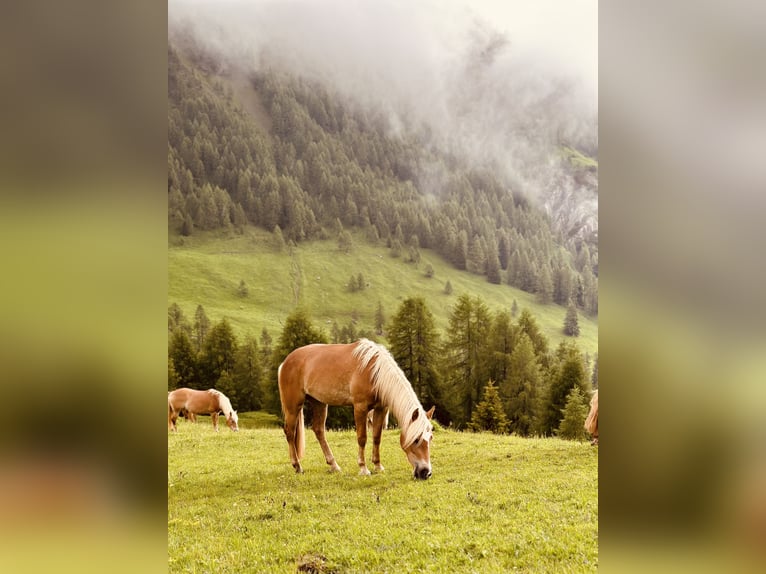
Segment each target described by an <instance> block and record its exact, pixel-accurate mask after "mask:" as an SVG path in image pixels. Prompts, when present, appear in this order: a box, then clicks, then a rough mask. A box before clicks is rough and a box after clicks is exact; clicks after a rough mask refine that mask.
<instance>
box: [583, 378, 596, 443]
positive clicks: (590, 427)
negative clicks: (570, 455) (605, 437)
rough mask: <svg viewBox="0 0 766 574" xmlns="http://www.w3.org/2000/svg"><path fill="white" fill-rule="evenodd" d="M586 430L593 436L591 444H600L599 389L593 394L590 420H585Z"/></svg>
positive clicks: (589, 414)
mask: <svg viewBox="0 0 766 574" xmlns="http://www.w3.org/2000/svg"><path fill="white" fill-rule="evenodd" d="M585 430H586V431H588V432H589V433H590V434H591V435H593V440H592V441H591V443H590V444H598V389H596V392H594V393H593V398H592V399H591V400H590V412H589V413H588V418H586V419H585Z"/></svg>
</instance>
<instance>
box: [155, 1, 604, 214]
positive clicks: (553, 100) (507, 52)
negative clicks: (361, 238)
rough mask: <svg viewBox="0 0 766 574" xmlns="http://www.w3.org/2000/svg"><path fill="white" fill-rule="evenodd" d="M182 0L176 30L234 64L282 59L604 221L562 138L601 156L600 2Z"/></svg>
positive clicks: (533, 190) (173, 6) (401, 126)
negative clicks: (565, 156) (569, 164)
mask: <svg viewBox="0 0 766 574" xmlns="http://www.w3.org/2000/svg"><path fill="white" fill-rule="evenodd" d="M527 4H528V3H524V2H490V1H486V0H485V1H481V2H451V3H448V4H446V5H442V4H440V3H438V2H435V1H434V2H430V1H429V2H418V3H414V4H413V3H408V2H403V1H398V0H386V1H383V2H374V3H373V2H369V3H362V2H352V1H349V0H329V1H318V0H296V1H293V2H275V1H256V2H245V1H235V0H226V1H225V0H203V1H199V0H176V1H171V2H170V3H169V5H168V6H169V27H170V37H171V38H173V36H174V34H175V33H176V32H177V31H178V30H184V31H186V32H189V31H191V32H192V33H193V35H194V37H195V38H196V40H197V41H198V42H199V43H201V45H202V46H204V48H205V49H206V51H208V52H209V53H211V54H214V55H215V56H216V58H217V59H218V60H219V62H220V65H221V66H222V67H223V69H227V70H229V71H232V70H239V71H244V72H247V71H251V70H258V69H261V68H262V67H264V66H270V67H279V68H283V69H286V70H288V71H290V72H293V73H296V74H299V75H302V76H304V77H308V78H312V79H317V80H320V81H322V82H324V83H325V84H327V85H328V87H329V88H330V89H332V90H335V91H337V92H338V93H339V94H341V95H342V96H344V97H348V98H350V99H353V100H354V101H356V102H359V103H361V104H362V105H365V106H371V107H373V108H374V109H377V110H381V111H383V112H384V113H385V115H386V117H387V118H388V125H389V130H390V134H391V135H394V136H396V135H397V134H399V133H400V132H401V131H402V130H419V131H421V130H422V128H424V127H425V128H426V131H427V133H429V134H430V137H432V138H433V139H434V141H433V142H431V143H435V144H436V145H438V146H439V147H441V148H442V149H449V150H450V151H454V152H457V153H459V154H460V155H462V156H463V157H466V158H467V159H468V160H469V161H471V162H473V163H474V164H476V165H480V166H489V167H491V168H493V169H499V170H501V172H502V173H504V175H506V176H507V177H508V179H509V181H510V182H512V184H513V185H514V186H515V187H518V188H520V189H519V190H520V191H523V192H525V193H527V194H528V195H531V196H534V197H537V198H538V199H539V200H540V201H541V203H543V204H545V205H546V207H548V208H549V210H555V209H558V210H562V209H563V210H564V211H565V212H566V214H565V215H564V216H561V215H556V214H555V213H554V214H553V215H554V216H556V217H558V218H561V217H564V218H571V214H572V213H577V218H580V219H582V218H585V219H587V220H588V226H589V227H591V228H595V226H596V204H597V200H596V194H595V185H596V184H595V178H592V181H591V182H590V183H589V184H588V186H586V187H588V190H587V194H583V193H580V194H577V195H578V197H577V199H576V200H572V199H571V197H570V196H572V194H573V192H574V191H577V190H576V189H575V188H576V187H577V185H576V184H574V182H573V181H572V180H571V178H568V177H566V176H565V175H563V174H562V172H561V170H560V169H559V166H558V163H559V159H560V157H559V155H558V153H557V148H558V146H559V145H561V144H566V145H571V146H574V147H577V148H578V149H580V150H583V151H585V153H587V154H589V155H592V156H595V155H596V154H597V152H598V135H597V129H598V119H597V113H598V111H597V108H598V96H597V76H598V57H597V52H598V37H597V23H598V18H597V3H596V2H592V1H576V2H551V1H545V2H536V3H534V5H532V6H529V5H527Z"/></svg>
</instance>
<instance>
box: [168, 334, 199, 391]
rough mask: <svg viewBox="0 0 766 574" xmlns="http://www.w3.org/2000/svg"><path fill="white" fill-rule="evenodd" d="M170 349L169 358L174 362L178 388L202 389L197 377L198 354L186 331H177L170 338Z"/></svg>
mask: <svg viewBox="0 0 766 574" xmlns="http://www.w3.org/2000/svg"><path fill="white" fill-rule="evenodd" d="M168 347H169V348H168V356H169V357H170V359H171V360H172V361H173V369H174V370H175V373H176V386H177V387H189V388H191V389H198V388H200V384H199V377H198V376H197V353H196V351H195V350H194V348H193V347H192V342H191V340H190V339H189V335H187V333H186V331H184V330H183V329H176V330H175V331H174V332H173V335H172V336H171V337H170V344H169V346H168Z"/></svg>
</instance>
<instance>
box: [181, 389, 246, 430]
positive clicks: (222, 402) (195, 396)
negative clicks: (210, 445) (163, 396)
mask: <svg viewBox="0 0 766 574" xmlns="http://www.w3.org/2000/svg"><path fill="white" fill-rule="evenodd" d="M182 411H186V413H187V414H186V418H187V419H189V420H192V421H194V420H195V416H194V415H208V414H209V415H212V419H213V428H214V429H215V430H216V432H218V413H220V412H223V416H225V417H226V424H227V425H228V426H229V428H230V429H231V430H233V431H238V430H239V426H238V421H239V418H238V417H237V411H235V410H234V409H233V408H232V407H231V401H229V399H228V397H227V396H226V395H224V394H223V393H222V392H221V391H216V390H215V389H208V390H207V391H195V390H194V389H187V388H185V387H184V388H180V389H176V390H175V391H170V392H169V393H168V428H169V429H170V430H172V431H175V430H176V420H177V419H178V415H179V414H180V413H181V412H182Z"/></svg>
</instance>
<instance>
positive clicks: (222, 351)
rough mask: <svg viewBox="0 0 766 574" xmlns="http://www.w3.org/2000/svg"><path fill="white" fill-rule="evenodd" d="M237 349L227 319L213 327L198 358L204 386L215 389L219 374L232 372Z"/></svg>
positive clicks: (235, 340)
mask: <svg viewBox="0 0 766 574" xmlns="http://www.w3.org/2000/svg"><path fill="white" fill-rule="evenodd" d="M237 347H238V343H237V339H236V337H235V335H234V330H233V329H232V328H231V324H230V323H229V320H228V319H226V318H224V319H222V320H221V321H220V322H219V323H216V324H215V325H213V327H212V328H211V329H210V334H209V335H208V336H207V337H206V338H205V344H204V346H203V348H202V352H201V353H200V357H199V364H200V374H201V376H202V380H203V382H204V383H205V385H207V386H208V387H215V385H216V383H217V382H218V379H219V378H220V376H221V373H223V372H224V371H226V372H227V373H232V372H233V371H234V362H235V358H236V354H237Z"/></svg>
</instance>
